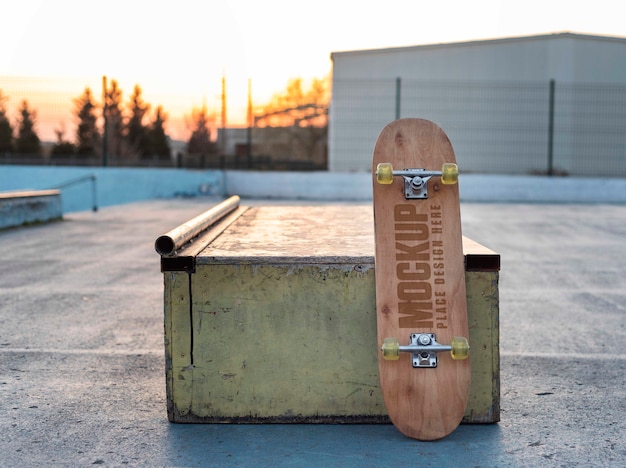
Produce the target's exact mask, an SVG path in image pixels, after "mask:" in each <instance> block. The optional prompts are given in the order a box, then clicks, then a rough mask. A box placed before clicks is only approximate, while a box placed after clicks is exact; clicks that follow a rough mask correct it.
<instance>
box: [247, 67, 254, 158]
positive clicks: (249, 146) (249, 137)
mask: <svg viewBox="0 0 626 468" xmlns="http://www.w3.org/2000/svg"><path fill="white" fill-rule="evenodd" d="M252 119H253V117H252V79H251V78H248V132H247V135H246V140H247V141H246V159H247V160H248V169H250V168H251V167H252V122H253V120H252Z"/></svg>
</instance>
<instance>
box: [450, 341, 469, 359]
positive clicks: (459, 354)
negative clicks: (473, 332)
mask: <svg viewBox="0 0 626 468" xmlns="http://www.w3.org/2000/svg"><path fill="white" fill-rule="evenodd" d="M450 347H451V348H452V349H451V350H450V355H451V356H452V359H456V360H461V359H467V356H468V354H469V344H468V343H467V339H466V338H463V337H459V336H455V337H454V338H452V343H450Z"/></svg>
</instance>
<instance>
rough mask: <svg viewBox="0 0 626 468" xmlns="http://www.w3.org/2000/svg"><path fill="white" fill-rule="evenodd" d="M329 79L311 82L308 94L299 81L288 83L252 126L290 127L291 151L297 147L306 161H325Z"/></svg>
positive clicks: (293, 80) (297, 79)
mask: <svg viewBox="0 0 626 468" xmlns="http://www.w3.org/2000/svg"><path fill="white" fill-rule="evenodd" d="M329 81H330V80H329V78H324V79H314V80H313V81H312V82H311V86H310V87H309V89H308V90H305V89H304V88H303V84H302V79H301V78H296V79H292V80H290V81H289V82H288V83H287V89H286V90H285V92H284V93H282V94H275V95H274V97H273V98H272V100H271V101H270V103H269V104H268V105H267V106H265V107H264V108H263V113H262V114H261V115H257V116H256V117H255V119H254V122H255V126H280V127H291V129H290V139H291V144H292V147H294V146H297V147H299V148H301V151H302V152H303V154H304V155H305V157H306V158H307V160H309V161H314V160H316V159H317V160H318V162H319V160H320V159H322V158H323V159H325V158H326V146H325V145H326V142H327V135H328V103H329V101H330V91H329Z"/></svg>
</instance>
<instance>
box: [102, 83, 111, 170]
mask: <svg viewBox="0 0 626 468" xmlns="http://www.w3.org/2000/svg"><path fill="white" fill-rule="evenodd" d="M108 113H109V112H108V108H107V77H106V76H103V77H102V118H103V120H104V123H103V124H102V166H104V167H106V166H107V165H108V164H109V161H108V159H109V156H108V154H107V140H108V131H107V127H108V125H107V119H108Z"/></svg>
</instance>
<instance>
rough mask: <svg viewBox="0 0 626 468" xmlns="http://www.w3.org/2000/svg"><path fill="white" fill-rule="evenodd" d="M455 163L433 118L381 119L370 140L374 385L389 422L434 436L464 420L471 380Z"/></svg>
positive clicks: (413, 434)
mask: <svg viewBox="0 0 626 468" xmlns="http://www.w3.org/2000/svg"><path fill="white" fill-rule="evenodd" d="M457 174H458V171H457V169H456V158H455V155H454V150H453V149H452V145H451V144H450V141H449V139H448V137H447V136H446V134H445V133H444V131H443V130H442V129H441V128H439V127H438V126H437V125H436V124H434V123H433V122H430V121H428V120H422V119H401V120H396V121H394V122H391V123H390V124H388V125H387V126H386V127H385V128H384V129H383V130H382V131H381V133H380V135H379V137H378V140H377V141H376V145H375V148H374V155H373V163H372V176H373V194H374V228H375V241H376V256H375V266H376V310H377V316H376V317H377V329H378V346H379V348H380V351H379V359H378V368H379V374H380V384H381V389H382V393H383V398H384V401H385V405H386V407H387V411H388V413H389V416H390V418H391V421H392V422H393V424H394V425H395V426H396V427H397V428H398V430H400V431H401V432H402V433H404V434H405V435H407V436H409V437H412V438H415V439H419V440H436V439H440V438H442V437H445V436H446V435H448V434H450V433H451V432H452V431H454V430H455V429H456V428H457V426H458V425H459V424H460V422H461V419H462V418H463V413H464V411H465V407H466V405H467V401H468V397H469V387H470V361H469V359H467V357H468V354H469V344H468V343H467V338H468V323H467V304H466V295H465V268H464V258H463V248H462V235H461V216H460V206H459V192H458V184H457V183H456V180H457Z"/></svg>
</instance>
